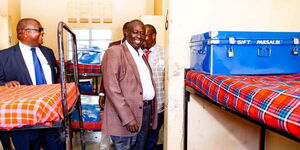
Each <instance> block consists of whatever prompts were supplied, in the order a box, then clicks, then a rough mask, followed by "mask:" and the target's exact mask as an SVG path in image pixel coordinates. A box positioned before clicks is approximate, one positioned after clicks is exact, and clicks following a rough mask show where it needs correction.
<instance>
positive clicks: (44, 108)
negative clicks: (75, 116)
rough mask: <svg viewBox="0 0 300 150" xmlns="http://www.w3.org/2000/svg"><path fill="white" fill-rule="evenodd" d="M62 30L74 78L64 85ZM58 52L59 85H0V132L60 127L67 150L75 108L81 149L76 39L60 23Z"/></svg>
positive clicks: (69, 143) (83, 147)
mask: <svg viewBox="0 0 300 150" xmlns="http://www.w3.org/2000/svg"><path fill="white" fill-rule="evenodd" d="M63 29H65V30H67V31H68V32H69V33H70V34H71V37H72V47H73V54H74V55H73V61H74V68H73V72H74V79H73V81H74V82H72V83H66V82H67V80H66V72H65V65H64V63H61V62H64V47H63ZM57 34H58V52H59V62H60V84H51V85H31V86H28V85H22V86H20V87H12V88H6V87H4V86H0V108H1V111H0V116H1V117H0V122H1V124H0V130H1V132H10V131H16V130H27V129H45V128H61V129H63V130H61V131H62V132H63V134H64V135H65V139H66V140H65V141H66V149H67V150H70V149H71V140H70V125H69V124H70V120H69V116H70V113H72V111H73V110H74V107H77V108H78V110H79V115H80V117H79V119H80V142H81V149H83V150H84V149H85V143H84V132H83V122H82V111H81V100H80V96H79V95H80V93H79V89H78V65H77V64H78V62H77V47H76V36H75V34H74V33H73V32H72V31H71V29H70V28H69V27H68V26H67V25H66V24H65V23H63V22H60V23H59V24H58V29H57Z"/></svg>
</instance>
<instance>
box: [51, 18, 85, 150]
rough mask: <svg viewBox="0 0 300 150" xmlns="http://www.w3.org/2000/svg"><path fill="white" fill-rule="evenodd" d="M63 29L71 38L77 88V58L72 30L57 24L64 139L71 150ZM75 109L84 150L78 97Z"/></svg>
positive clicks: (67, 149)
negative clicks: (76, 108) (77, 111)
mask: <svg viewBox="0 0 300 150" xmlns="http://www.w3.org/2000/svg"><path fill="white" fill-rule="evenodd" d="M63 29H65V30H66V31H68V32H69V33H70V34H71V38H72V50H73V58H72V59H73V62H74V81H75V84H76V85H77V86H78V85H79V84H78V83H79V79H78V76H79V75H78V57H77V42H76V35H75V34H74V33H73V32H72V30H71V29H70V28H69V27H68V26H67V25H66V24H65V23H64V22H59V23H58V27H57V39H58V52H59V63H60V79H61V95H62V102H63V114H64V120H63V129H64V132H65V138H66V150H70V149H72V142H71V138H70V117H69V112H68V107H67V106H68V104H67V100H66V98H67V92H66V72H65V63H64V60H65V59H64V46H63ZM76 105H77V107H78V110H79V125H80V143H81V149H82V150H85V140H84V130H83V118H82V108H81V100H80V96H79V97H78V100H77V104H76Z"/></svg>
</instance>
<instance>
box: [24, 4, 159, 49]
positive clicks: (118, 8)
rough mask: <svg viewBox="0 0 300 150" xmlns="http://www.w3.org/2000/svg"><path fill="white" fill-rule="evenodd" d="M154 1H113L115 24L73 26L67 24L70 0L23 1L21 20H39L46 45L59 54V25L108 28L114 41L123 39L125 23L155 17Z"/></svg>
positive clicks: (79, 25)
mask: <svg viewBox="0 0 300 150" xmlns="http://www.w3.org/2000/svg"><path fill="white" fill-rule="evenodd" d="M153 13H154V1H153V0H126V1H124V0H113V1H112V21H113V23H105V24H104V23H100V24H87V23H81V24H79V23H78V24H75V23H74V24H72V23H67V18H68V0H51V1H49V0H21V18H25V17H33V18H36V19H38V20H39V21H40V22H41V24H42V26H44V28H45V36H44V45H45V46H48V47H50V48H52V49H53V50H54V52H55V53H57V52H56V51H57V47H58V46H57V25H58V22H59V21H64V22H65V23H67V25H68V26H70V27H71V28H106V29H107V28H108V29H112V30H113V40H119V39H122V37H123V33H122V26H123V24H124V23H125V22H127V21H130V20H132V19H138V18H139V17H140V16H142V15H153Z"/></svg>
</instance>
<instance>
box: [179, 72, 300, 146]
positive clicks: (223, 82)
mask: <svg viewBox="0 0 300 150" xmlns="http://www.w3.org/2000/svg"><path fill="white" fill-rule="evenodd" d="M190 94H196V95H198V96H200V97H203V98H204V99H205V100H207V101H209V102H211V103H213V104H215V105H217V106H219V107H221V108H222V109H225V110H227V111H229V112H231V113H233V114H235V115H238V116H240V117H241V118H244V119H247V120H249V121H251V122H253V123H255V124H258V125H259V126H260V127H261V133H260V146H259V148H260V150H263V149H264V147H265V146H264V145H265V129H269V130H271V131H274V132H277V133H279V134H281V135H283V136H286V137H288V138H290V139H292V140H295V141H297V142H300V122H299V121H300V74H289V75H250V76H246V75H209V74H205V73H201V72H197V71H193V70H189V69H186V70H185V143H184V147H185V149H186V148H187V142H186V141H187V138H188V135H187V122H188V121H187V118H188V113H187V112H188V104H187V103H188V102H189V99H190Z"/></svg>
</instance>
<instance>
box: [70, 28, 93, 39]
mask: <svg viewBox="0 0 300 150" xmlns="http://www.w3.org/2000/svg"><path fill="white" fill-rule="evenodd" d="M73 32H74V33H75V35H76V39H77V40H80V39H84V40H88V39H89V38H90V37H89V30H73Z"/></svg>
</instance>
